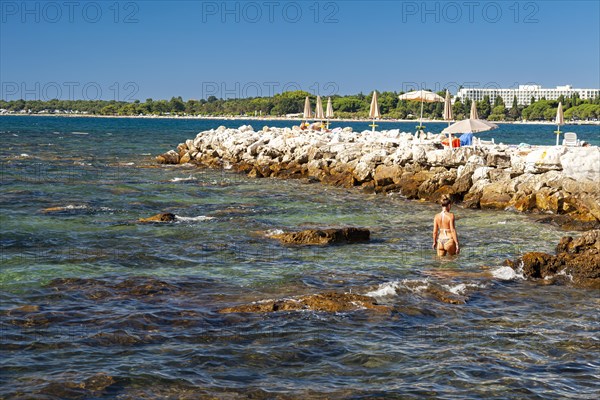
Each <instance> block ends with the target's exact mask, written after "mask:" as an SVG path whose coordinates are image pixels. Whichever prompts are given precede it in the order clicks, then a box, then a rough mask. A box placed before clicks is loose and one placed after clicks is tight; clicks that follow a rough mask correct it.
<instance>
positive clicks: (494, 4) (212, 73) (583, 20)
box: [0, 0, 600, 101]
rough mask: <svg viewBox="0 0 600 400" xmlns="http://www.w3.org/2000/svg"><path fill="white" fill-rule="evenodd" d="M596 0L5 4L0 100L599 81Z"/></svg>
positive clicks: (0, 23)
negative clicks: (58, 96) (0, 91)
mask: <svg viewBox="0 0 600 400" xmlns="http://www.w3.org/2000/svg"><path fill="white" fill-rule="evenodd" d="M599 4H600V2H599V1H597V0H594V1H521V2H517V1H514V0H511V1H486V0H475V1H466V0H465V1H463V0H460V1H439V2H422V1H321V2H316V1H285V0H284V1H279V0H272V1H271V0H259V1H239V2H222V1H169V2H166V1H164V2H163V1H121V2H116V1H115V0H110V1H94V2H87V1H73V2H70V3H69V2H63V1H62V0H60V1H50V2H47V1H37V2H36V1H32V2H22V1H7V0H1V1H0V7H1V9H0V10H1V15H0V82H1V89H2V93H1V96H0V97H1V98H2V99H5V100H15V99H17V98H27V99H42V100H47V99H48V98H53V97H56V96H57V94H59V95H60V97H61V98H63V99H69V98H75V99H81V98H84V99H94V98H97V97H101V98H102V99H117V100H131V99H140V100H142V101H143V100H145V99H146V98H149V97H151V98H154V99H162V98H164V99H169V98H171V97H172V96H182V97H183V98H184V99H186V100H187V99H190V98H196V99H198V98H206V97H207V96H209V95H216V96H217V97H246V96H256V95H264V96H266V95H271V94H273V93H280V92H281V91H282V90H284V89H290V90H295V89H302V90H306V91H309V92H313V93H317V92H319V94H321V95H330V94H335V93H337V94H352V93H358V92H361V91H362V92H364V93H367V92H370V91H372V90H373V89H377V90H380V91H385V90H390V91H393V90H396V91H400V90H408V89H412V88H414V86H415V85H418V86H424V87H426V88H430V89H434V90H440V89H441V88H444V87H449V88H450V90H451V92H453V93H455V92H456V89H457V87H458V85H463V86H475V87H494V86H496V87H514V86H516V85H518V84H526V83H535V84H540V85H542V86H544V87H554V86H556V85H562V84H572V85H573V86H575V87H586V88H588V87H591V88H598V87H600V22H599V21H600V5H599ZM100 93H101V94H100Z"/></svg>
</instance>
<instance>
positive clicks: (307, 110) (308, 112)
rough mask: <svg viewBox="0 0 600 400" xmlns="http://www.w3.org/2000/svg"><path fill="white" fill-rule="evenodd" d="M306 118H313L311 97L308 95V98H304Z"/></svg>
mask: <svg viewBox="0 0 600 400" xmlns="http://www.w3.org/2000/svg"><path fill="white" fill-rule="evenodd" d="M303 116H304V119H305V120H307V122H308V120H309V119H311V118H312V111H311V110H310V99H309V98H308V96H306V100H304V114H303Z"/></svg>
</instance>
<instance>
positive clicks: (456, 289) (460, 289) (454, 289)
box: [442, 283, 467, 294]
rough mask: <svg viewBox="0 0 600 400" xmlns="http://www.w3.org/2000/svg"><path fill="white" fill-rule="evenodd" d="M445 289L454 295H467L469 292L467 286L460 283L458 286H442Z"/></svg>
mask: <svg viewBox="0 0 600 400" xmlns="http://www.w3.org/2000/svg"><path fill="white" fill-rule="evenodd" d="M442 287H444V288H445V289H447V290H448V291H449V292H450V293H454V294H465V292H466V291H467V285H466V284H464V283H459V284H458V285H454V286H450V285H442Z"/></svg>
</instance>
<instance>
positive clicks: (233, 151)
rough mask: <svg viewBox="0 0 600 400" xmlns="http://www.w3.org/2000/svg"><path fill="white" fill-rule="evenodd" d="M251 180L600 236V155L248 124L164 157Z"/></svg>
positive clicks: (598, 151) (592, 150)
mask: <svg viewBox="0 0 600 400" xmlns="http://www.w3.org/2000/svg"><path fill="white" fill-rule="evenodd" d="M156 160H157V162H158V163H161V164H185V163H192V164H196V165H198V166H202V167H209V168H224V169H232V170H234V171H237V172H240V173H244V174H246V175H248V176H249V177H255V178H263V177H265V178H266V177H272V178H273V177H276V178H283V179H293V178H296V179H305V180H307V181H309V182H321V183H323V184H327V185H334V186H342V187H347V188H351V187H353V188H357V189H359V190H362V191H364V192H368V193H372V192H375V193H397V194H399V195H401V196H403V197H405V198H407V199H418V200H425V201H431V202H435V201H438V200H439V198H440V197H441V196H442V195H444V194H446V195H449V196H451V198H452V199H453V200H454V202H456V203H460V204H461V205H462V206H463V207H468V208H483V209H497V210H507V211H513V212H524V213H534V214H539V215H540V216H541V218H540V220H541V221H542V222H552V223H556V224H557V225H559V226H561V227H562V228H563V229H565V230H589V229H597V228H600V185H599V184H598V182H600V148H599V147H597V146H590V147H564V146H556V147H554V146H544V147H541V146H540V147H517V146H508V145H503V144H484V145H477V146H466V147H460V148H456V149H449V148H445V147H443V146H442V144H441V138H440V137H439V135H434V134H432V133H428V134H423V135H422V136H421V137H415V136H414V135H412V134H410V133H405V132H400V131H399V130H388V131H377V132H371V131H364V132H353V131H352V129H351V128H344V129H340V128H337V129H335V130H333V131H331V132H321V131H312V130H304V131H302V130H300V129H299V128H297V127H294V128H293V129H291V128H270V127H266V126H265V127H264V128H263V129H262V130H259V131H255V130H254V129H253V128H252V127H251V126H249V125H244V126H241V127H239V128H237V129H231V128H225V127H224V126H221V127H219V128H217V129H211V130H208V131H204V132H200V133H198V135H197V136H196V137H195V138H193V139H188V140H186V141H185V143H180V144H179V145H178V146H177V149H176V150H171V151H169V152H167V153H165V154H162V155H159V156H158V157H156Z"/></svg>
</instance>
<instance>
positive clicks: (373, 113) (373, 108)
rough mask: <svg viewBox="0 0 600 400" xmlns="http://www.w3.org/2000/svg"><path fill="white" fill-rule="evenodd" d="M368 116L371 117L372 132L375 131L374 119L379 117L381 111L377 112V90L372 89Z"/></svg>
mask: <svg viewBox="0 0 600 400" xmlns="http://www.w3.org/2000/svg"><path fill="white" fill-rule="evenodd" d="M369 118H372V119H373V124H371V126H372V127H373V132H375V127H376V126H377V125H375V119H379V118H381V113H380V112H379V104H377V92H376V91H375V90H373V97H372V98H371V108H370V109H369Z"/></svg>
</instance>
